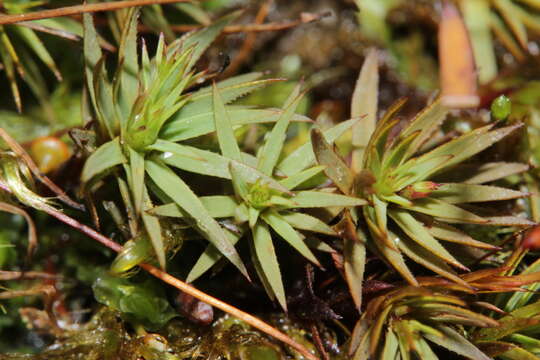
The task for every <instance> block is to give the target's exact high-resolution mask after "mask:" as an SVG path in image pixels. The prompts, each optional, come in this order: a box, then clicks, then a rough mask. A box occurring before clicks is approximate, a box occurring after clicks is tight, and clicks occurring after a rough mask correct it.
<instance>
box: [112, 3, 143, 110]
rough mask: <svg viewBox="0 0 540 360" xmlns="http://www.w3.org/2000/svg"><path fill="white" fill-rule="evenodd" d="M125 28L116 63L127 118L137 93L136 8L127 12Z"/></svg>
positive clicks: (121, 98)
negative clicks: (117, 64)
mask: <svg viewBox="0 0 540 360" xmlns="http://www.w3.org/2000/svg"><path fill="white" fill-rule="evenodd" d="M127 12H128V14H127V16H126V17H125V19H126V20H125V26H124V28H123V29H122V36H121V39H120V46H119V47H118V63H119V64H120V65H121V66H120V68H119V72H120V74H119V75H117V76H119V77H120V83H121V88H120V91H121V92H122V96H120V97H119V98H120V100H121V105H122V106H123V109H124V116H129V112H130V111H131V108H132V107H133V104H134V103H135V98H136V97H137V95H138V91H139V80H138V79H137V75H138V73H139V64H138V62H137V59H138V55H137V19H138V15H139V11H138V9H137V8H130V9H129V10H127Z"/></svg>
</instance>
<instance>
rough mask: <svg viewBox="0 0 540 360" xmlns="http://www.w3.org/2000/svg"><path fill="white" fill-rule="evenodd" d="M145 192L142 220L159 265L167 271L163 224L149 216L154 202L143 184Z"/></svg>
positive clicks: (143, 193)
mask: <svg viewBox="0 0 540 360" xmlns="http://www.w3.org/2000/svg"><path fill="white" fill-rule="evenodd" d="M142 190H143V192H142V194H141V195H142V206H143V208H142V210H143V211H142V213H141V216H142V220H143V223H144V227H145V229H146V232H147V233H148V237H149V238H150V242H151V243H152V247H153V248H154V251H155V253H156V256H157V259H158V262H159V265H160V266H161V268H162V269H165V245H164V244H163V236H162V230H161V224H160V223H159V219H158V218H156V217H154V216H152V215H149V214H148V213H147V210H149V209H151V208H152V201H151V200H150V196H149V195H148V189H147V188H146V186H144V184H143V189H142Z"/></svg>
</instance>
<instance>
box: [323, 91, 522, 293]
mask: <svg viewBox="0 0 540 360" xmlns="http://www.w3.org/2000/svg"><path fill="white" fill-rule="evenodd" d="M403 104H404V100H401V101H398V102H397V103H396V104H394V105H393V106H392V107H391V108H390V109H388V110H387V112H386V114H385V116H384V117H383V118H382V119H381V120H380V121H379V122H378V124H377V126H376V128H375V130H374V132H373V134H372V135H371V137H370V139H369V142H368V144H367V147H366V148H365V152H364V154H363V160H362V167H361V170H360V171H359V172H358V173H354V172H353V171H352V170H351V169H350V168H349V167H348V165H347V164H346V163H345V162H344V161H343V160H342V159H341V158H340V157H339V156H338V155H337V154H336V153H335V152H334V151H333V149H332V148H331V147H330V145H329V144H328V143H327V142H326V141H325V140H324V138H323V137H322V136H321V134H320V132H318V131H317V130H314V131H313V133H312V143H313V146H314V152H315V154H316V156H317V160H318V162H319V163H320V164H321V165H325V166H326V168H325V172H326V174H327V176H328V177H329V178H331V179H332V180H333V181H334V183H335V184H336V185H337V186H338V187H339V189H340V190H341V191H342V192H343V193H344V194H348V195H354V196H359V197H361V198H363V199H366V200H367V201H368V205H367V206H364V207H363V208H362V209H361V210H359V214H360V213H361V214H362V215H363V218H364V219H365V222H366V224H367V227H368V228H369V232H370V234H371V240H369V241H368V246H369V247H370V248H371V249H372V250H373V251H374V252H375V253H377V254H378V255H380V256H381V257H382V258H383V259H385V260H386V261H387V262H388V263H389V264H390V265H391V266H392V267H394V268H395V269H396V270H397V271H398V272H399V273H400V274H401V275H402V276H403V277H404V278H405V279H406V280H407V281H408V282H409V283H410V284H411V285H417V284H418V282H417V281H416V279H415V277H414V275H413V274H412V272H411V271H410V270H409V268H408V266H407V265H406V263H405V260H404V257H403V255H405V256H406V257H408V258H410V259H412V260H413V261H415V262H417V263H419V264H421V265H423V266H425V267H426V268H428V269H430V270H432V271H434V272H436V273H438V274H440V275H441V276H444V277H446V278H448V279H451V280H453V281H456V282H463V281H462V280H461V278H459V277H458V276H457V275H456V273H455V272H454V271H453V270H452V268H451V267H450V266H452V267H455V268H458V269H460V270H467V268H466V267H465V266H463V265H462V264H461V263H460V262H459V261H458V260H456V258H455V257H454V256H453V255H452V254H451V253H450V252H449V251H448V250H446V248H445V247H444V246H442V245H441V243H440V240H442V241H449V242H453V243H457V244H462V245H466V246H472V247H477V248H482V249H494V246H492V245H490V244H486V243H483V242H480V241H477V240H474V239H472V238H471V237H470V236H468V235H467V234H465V233H464V232H462V231H460V230H458V229H457V228H456V227H454V226H452V225H450V224H456V223H458V224H478V225H491V226H493V225H514V226H528V225H531V224H532V222H530V221H528V220H526V219H523V218H516V217H512V216H501V217H482V216H479V215H476V214H474V213H473V212H471V211H469V210H467V208H466V207H465V206H464V205H465V204H469V203H478V202H487V201H498V200H508V199H515V198H520V197H524V196H526V195H527V194H525V193H522V192H519V191H514V190H510V189H505V188H501V187H496V186H487V185H481V184H483V183H485V182H490V181H494V180H497V179H500V178H503V177H505V176H507V175H509V174H511V173H514V172H515V170H516V166H515V164H506V163H500V164H484V165H483V166H481V167H478V168H477V169H475V168H471V167H470V166H464V167H463V168H459V167H457V166H458V165H459V164H460V163H462V162H463V161H465V160H467V159H469V158H471V157H472V156H474V155H476V154H478V153H479V152H481V151H482V150H484V149H486V148H488V147H489V146H491V145H492V144H494V143H495V142H497V141H499V140H501V139H502V138H504V137H505V136H507V135H508V134H510V133H511V132H513V131H514V130H516V129H517V128H519V127H520V126H521V124H517V125H511V126H506V127H500V128H495V125H494V124H490V125H486V126H483V127H481V128H478V129H475V130H473V131H470V132H468V133H465V134H463V135H461V136H459V137H458V138H455V139H453V140H451V141H448V142H446V143H443V144H438V145H428V146H430V147H426V146H425V145H426V144H427V142H428V140H430V139H431V137H432V136H433V134H434V133H435V131H436V130H437V129H439V127H440V126H441V124H442V122H443V121H444V120H445V118H446V116H447V110H446V109H445V108H444V107H443V106H442V105H441V104H440V102H439V100H436V101H435V102H434V103H432V104H431V105H429V106H428V107H427V108H426V109H424V110H423V111H422V112H420V113H419V114H418V115H417V116H416V117H415V118H414V119H412V121H410V122H409V123H408V124H407V125H405V126H404V127H403V128H402V130H401V132H400V133H399V134H398V135H394V134H392V131H393V129H395V127H396V126H397V125H398V123H399V122H400V121H401V119H400V118H398V117H396V116H395V114H396V113H397V111H398V110H399V108H400V107H401V106H402V105H403ZM494 168H495V171H494ZM518 168H519V167H518ZM452 175H453V176H452ZM455 175H462V177H463V178H465V180H464V181H463V182H454V180H452V181H445V180H444V179H445V177H446V178H448V179H450V178H451V177H453V178H454V179H455V178H456V177H458V178H459V176H455ZM435 176H437V182H435V181H433V180H432V179H433V178H434V177H435ZM449 265H450V266H449Z"/></svg>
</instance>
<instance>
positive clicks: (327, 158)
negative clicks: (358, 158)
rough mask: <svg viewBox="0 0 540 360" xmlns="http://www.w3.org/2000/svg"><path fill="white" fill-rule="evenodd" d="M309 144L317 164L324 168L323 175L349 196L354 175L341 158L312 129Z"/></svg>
mask: <svg viewBox="0 0 540 360" xmlns="http://www.w3.org/2000/svg"><path fill="white" fill-rule="evenodd" d="M311 144H312V145H313V153H314V154H315V158H316V159H317V162H318V163H319V164H321V165H323V166H325V168H324V172H325V174H326V175H327V176H328V177H329V178H330V179H331V180H332V181H333V182H334V184H336V186H337V187H338V188H339V189H340V190H341V191H342V192H343V193H344V194H350V192H351V189H352V186H353V182H354V174H353V173H352V171H351V170H350V169H349V167H348V166H347V164H345V162H344V161H343V160H342V159H341V157H340V156H339V155H338V154H336V153H335V152H334V149H332V148H331V146H330V144H328V143H327V142H326V140H325V139H324V136H323V134H322V133H321V131H320V130H318V129H313V130H312V131H311Z"/></svg>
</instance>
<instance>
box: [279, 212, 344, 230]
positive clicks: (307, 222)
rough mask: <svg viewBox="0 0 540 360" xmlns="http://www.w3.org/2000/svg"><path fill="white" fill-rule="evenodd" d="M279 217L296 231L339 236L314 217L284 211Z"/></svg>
mask: <svg viewBox="0 0 540 360" xmlns="http://www.w3.org/2000/svg"><path fill="white" fill-rule="evenodd" d="M279 215H280V216H281V218H282V219H283V220H285V221H286V222H288V223H289V224H290V225H291V226H292V227H294V228H295V229H300V230H306V231H312V232H316V233H320V234H326V235H337V233H336V232H335V231H334V229H332V228H331V227H330V226H328V225H327V224H326V223H324V222H323V221H321V220H319V219H317V218H316V217H314V216H311V215H307V214H303V213H300V212H292V211H283V212H280V214H279Z"/></svg>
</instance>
